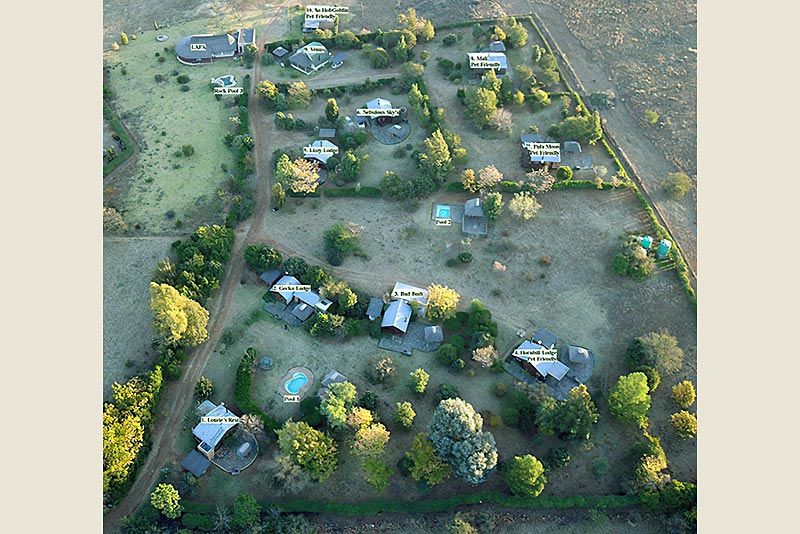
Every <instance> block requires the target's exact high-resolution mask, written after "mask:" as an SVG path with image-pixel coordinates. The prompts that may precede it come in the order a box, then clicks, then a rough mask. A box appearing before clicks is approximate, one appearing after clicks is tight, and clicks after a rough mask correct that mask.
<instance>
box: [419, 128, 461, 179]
mask: <svg viewBox="0 0 800 534" xmlns="http://www.w3.org/2000/svg"><path fill="white" fill-rule="evenodd" d="M423 144H424V146H425V150H424V151H423V153H422V154H420V156H419V164H420V167H421V169H422V172H423V173H424V174H425V175H426V176H428V177H430V178H431V179H432V180H434V181H435V182H436V183H442V182H444V180H445V178H446V177H447V175H448V174H450V172H452V170H453V158H452V155H451V154H450V148H449V147H448V146H447V142H446V141H445V140H444V137H443V135H442V131H441V130H439V129H437V130H436V131H434V132H433V133H432V134H431V135H430V137H428V138H427V139H425V141H424V143H423Z"/></svg>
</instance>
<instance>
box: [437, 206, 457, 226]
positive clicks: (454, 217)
mask: <svg viewBox="0 0 800 534" xmlns="http://www.w3.org/2000/svg"><path fill="white" fill-rule="evenodd" d="M436 206H445V207H448V208H450V217H449V219H450V220H451V221H453V223H458V224H461V222H462V221H463V220H464V206H463V205H461V206H459V205H453V204H433V205H432V206H431V220H432V221H435V220H436V219H437V217H436Z"/></svg>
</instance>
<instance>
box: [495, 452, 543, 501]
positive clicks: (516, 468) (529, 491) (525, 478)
mask: <svg viewBox="0 0 800 534" xmlns="http://www.w3.org/2000/svg"><path fill="white" fill-rule="evenodd" d="M505 471H506V472H505V479H506V484H508V487H509V488H510V489H511V491H512V492H513V493H514V495H524V496H527V497H536V496H538V495H539V494H540V493H541V492H542V490H543V489H544V486H545V484H546V483H547V477H546V476H545V474H544V466H543V465H542V462H540V461H539V460H537V459H536V458H535V457H534V456H531V455H530V454H526V455H525V456H515V457H514V458H512V459H511V460H510V461H509V463H508V466H507V467H506V470H505Z"/></svg>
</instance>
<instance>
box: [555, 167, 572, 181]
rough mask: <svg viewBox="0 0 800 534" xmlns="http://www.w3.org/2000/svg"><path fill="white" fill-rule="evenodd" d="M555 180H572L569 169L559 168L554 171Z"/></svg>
mask: <svg viewBox="0 0 800 534" xmlns="http://www.w3.org/2000/svg"><path fill="white" fill-rule="evenodd" d="M556 178H558V179H559V180H571V179H572V169H570V168H569V167H564V166H561V167H559V168H558V170H557V171H556Z"/></svg>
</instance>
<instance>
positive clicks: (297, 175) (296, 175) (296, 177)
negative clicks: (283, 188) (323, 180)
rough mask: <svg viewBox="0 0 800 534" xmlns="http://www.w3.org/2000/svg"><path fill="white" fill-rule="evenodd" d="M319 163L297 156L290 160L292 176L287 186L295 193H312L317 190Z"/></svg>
mask: <svg viewBox="0 0 800 534" xmlns="http://www.w3.org/2000/svg"><path fill="white" fill-rule="evenodd" d="M317 180H319V165H317V164H316V163H314V162H313V161H309V160H307V159H303V158H299V159H296V160H294V161H293V162H292V176H291V178H290V181H289V188H290V189H291V190H292V191H293V192H295V193H313V192H314V191H316V190H317V186H318V185H319V184H318V183H317Z"/></svg>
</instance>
